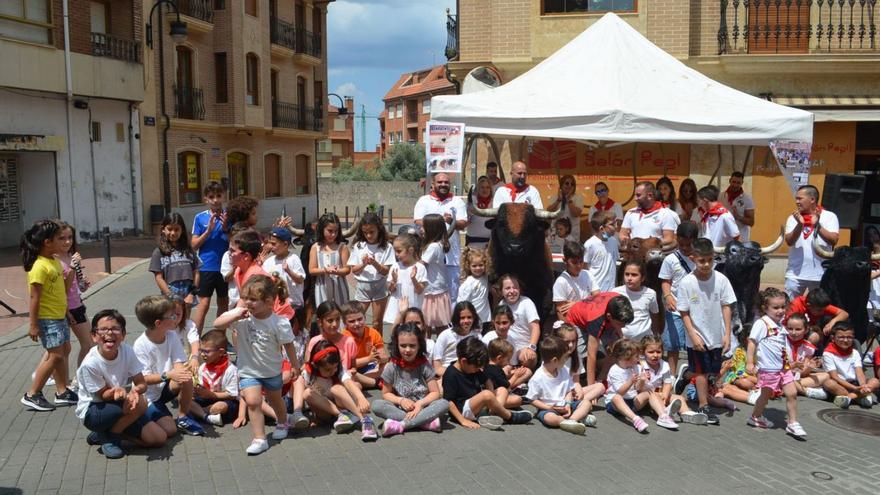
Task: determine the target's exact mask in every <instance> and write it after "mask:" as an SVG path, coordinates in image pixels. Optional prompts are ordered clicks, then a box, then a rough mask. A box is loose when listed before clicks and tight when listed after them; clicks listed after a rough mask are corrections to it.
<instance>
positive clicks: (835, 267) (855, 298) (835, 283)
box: [820, 246, 871, 342]
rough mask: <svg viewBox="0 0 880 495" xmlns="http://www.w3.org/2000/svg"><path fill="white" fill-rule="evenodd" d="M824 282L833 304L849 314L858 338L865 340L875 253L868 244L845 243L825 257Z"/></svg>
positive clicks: (823, 285) (823, 286)
mask: <svg viewBox="0 0 880 495" xmlns="http://www.w3.org/2000/svg"><path fill="white" fill-rule="evenodd" d="M822 265H823V266H824V267H825V274H824V275H822V282H820V285H821V287H822V289H823V290H824V291H825V292H826V293H827V294H828V296H829V297H830V298H831V303H832V304H834V305H835V306H837V307H839V308H842V309H844V310H845V311H846V312H847V313H849V319H850V321H851V322H852V323H853V326H854V327H855V330H856V332H855V333H856V338H857V339H859V341H860V342H864V341H865V337H866V336H867V331H868V311H867V309H866V308H867V305H868V294H869V292H870V290H871V252H870V251H869V250H868V248H866V247H850V246H843V247H839V248H837V249H835V250H834V257H833V258H831V259H830V260H825V261H824V262H823V263H822Z"/></svg>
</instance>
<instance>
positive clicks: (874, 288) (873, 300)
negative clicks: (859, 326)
mask: <svg viewBox="0 0 880 495" xmlns="http://www.w3.org/2000/svg"><path fill="white" fill-rule="evenodd" d="M867 307H868V320H869V321H874V311H872V310H873V309H875V308H876V309H880V277H877V278H872V279H871V291H870V292H868V305H867Z"/></svg>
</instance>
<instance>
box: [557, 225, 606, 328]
mask: <svg viewBox="0 0 880 495" xmlns="http://www.w3.org/2000/svg"><path fill="white" fill-rule="evenodd" d="M562 260H563V262H564V263H565V271H564V272H562V273H561V274H559V277H557V278H556V282H554V283H553V304H555V305H556V317H557V318H558V319H560V320H564V319H565V315H566V314H568V310H569V308H571V307H572V306H573V305H574V303H576V302H578V301H583V300H584V299H587V298H588V297H590V296H591V295H595V294H598V293H599V285H598V284H596V281H595V280H593V279H592V278H590V274H589V272H588V271H587V270H584V247H583V246H582V245H580V244H579V243H577V242H566V243H565V247H564V249H563V250H562Z"/></svg>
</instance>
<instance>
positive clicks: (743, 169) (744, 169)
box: [741, 146, 754, 175]
mask: <svg viewBox="0 0 880 495" xmlns="http://www.w3.org/2000/svg"><path fill="white" fill-rule="evenodd" d="M752 148H754V146H749V149H748V151H746V157H745V158H743V166H742V170H741V172H742V174H743V175H745V174H746V167H748V166H749V157H750V156H752Z"/></svg>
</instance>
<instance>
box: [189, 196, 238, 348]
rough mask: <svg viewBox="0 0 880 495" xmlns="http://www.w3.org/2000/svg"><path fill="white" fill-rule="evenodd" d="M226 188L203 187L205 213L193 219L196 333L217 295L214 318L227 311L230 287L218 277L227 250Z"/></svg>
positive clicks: (203, 323)
mask: <svg viewBox="0 0 880 495" xmlns="http://www.w3.org/2000/svg"><path fill="white" fill-rule="evenodd" d="M225 196H226V188H224V187H223V185H222V184H220V183H219V182H216V181H212V182H209V183H208V184H207V185H205V189H204V201H205V204H206V205H207V206H208V209H207V210H205V211H203V212H201V213H199V214H198V215H196V216H195V218H193V226H192V240H191V242H192V248H193V249H194V250H197V251H198V254H199V260H201V262H202V263H201V266H200V267H199V286H198V289H197V292H196V295H197V296H198V298H199V303H198V305H197V306H196V309H195V310H194V311H193V313H192V317H193V322H195V324H196V327H198V329H199V331H200V332H201V331H202V328H203V327H204V325H205V315H207V314H208V308H209V307H210V306H211V296H212V295H213V294H214V292H216V293H217V314H218V315H221V314H223V313H225V312H226V310H227V309H229V298H228V295H227V291H228V290H229V286H228V285H227V284H226V281H224V280H223V275H221V274H220V261H221V260H222V258H223V253H225V252H226V250H227V249H229V238H228V237H227V236H226V210H224V209H223V199H224V197H225Z"/></svg>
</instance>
